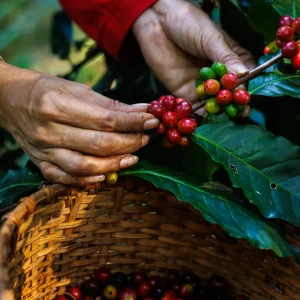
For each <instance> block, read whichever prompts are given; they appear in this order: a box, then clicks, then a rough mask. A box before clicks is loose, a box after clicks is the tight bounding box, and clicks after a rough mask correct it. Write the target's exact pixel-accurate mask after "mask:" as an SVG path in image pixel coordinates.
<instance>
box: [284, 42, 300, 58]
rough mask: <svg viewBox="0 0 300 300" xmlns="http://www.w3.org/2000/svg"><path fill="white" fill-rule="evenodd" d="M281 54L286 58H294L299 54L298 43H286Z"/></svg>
mask: <svg viewBox="0 0 300 300" xmlns="http://www.w3.org/2000/svg"><path fill="white" fill-rule="evenodd" d="M281 52H282V56H283V57H284V58H293V57H294V56H295V55H297V53H298V52H299V46H298V43H297V42H295V41H291V42H286V43H284V45H283V47H282V49H281Z"/></svg>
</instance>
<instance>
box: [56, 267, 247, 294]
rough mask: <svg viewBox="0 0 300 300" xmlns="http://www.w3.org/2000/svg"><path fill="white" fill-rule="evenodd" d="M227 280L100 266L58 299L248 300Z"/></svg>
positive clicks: (187, 273) (192, 274) (181, 273)
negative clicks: (93, 274)
mask: <svg viewBox="0 0 300 300" xmlns="http://www.w3.org/2000/svg"><path fill="white" fill-rule="evenodd" d="M231 290H232V289H231V287H230V286H229V283H228V281H227V280H226V279H225V278H224V277H223V276H220V275H212V276H211V277H210V278H209V279H208V280H203V279H201V278H199V277H198V276H197V275H195V274H194V273H192V272H190V271H184V272H177V271H171V270H170V271H168V272H166V274H165V275H164V276H155V275H154V276H148V275H147V274H146V273H145V272H143V271H137V272H133V273H131V274H125V273H123V272H115V273H112V272H111V271H110V270H109V269H107V268H104V267H101V268H99V269H98V270H97V271H96V272H95V278H91V279H88V280H87V281H85V282H84V283H83V284H82V285H81V286H70V287H68V289H67V292H66V293H65V294H64V295H61V296H57V297H56V298H55V300H200V299H202V300H249V298H248V297H247V296H244V295H240V296H232V295H231Z"/></svg>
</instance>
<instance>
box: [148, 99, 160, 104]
mask: <svg viewBox="0 0 300 300" xmlns="http://www.w3.org/2000/svg"><path fill="white" fill-rule="evenodd" d="M150 104H151V105H153V104H160V103H159V102H158V101H157V100H153V101H151V102H150Z"/></svg>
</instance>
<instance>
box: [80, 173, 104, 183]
mask: <svg viewBox="0 0 300 300" xmlns="http://www.w3.org/2000/svg"><path fill="white" fill-rule="evenodd" d="M104 179H105V176H104V175H96V176H89V177H86V178H85V182H86V183H96V182H100V181H103V180H104Z"/></svg>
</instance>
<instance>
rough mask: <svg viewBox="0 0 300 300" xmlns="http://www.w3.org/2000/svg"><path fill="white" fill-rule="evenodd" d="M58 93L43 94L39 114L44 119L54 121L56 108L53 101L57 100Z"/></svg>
mask: <svg viewBox="0 0 300 300" xmlns="http://www.w3.org/2000/svg"><path fill="white" fill-rule="evenodd" d="M55 96H56V93H55V92H54V91H51V90H48V91H45V92H43V93H42V95H41V97H40V98H39V101H38V106H37V108H38V114H39V116H40V117H41V118H43V119H46V120H48V119H53V118H54V116H55V114H54V107H53V101H52V99H55Z"/></svg>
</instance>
